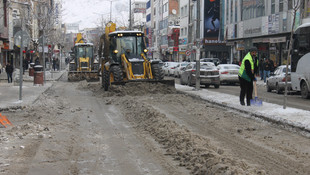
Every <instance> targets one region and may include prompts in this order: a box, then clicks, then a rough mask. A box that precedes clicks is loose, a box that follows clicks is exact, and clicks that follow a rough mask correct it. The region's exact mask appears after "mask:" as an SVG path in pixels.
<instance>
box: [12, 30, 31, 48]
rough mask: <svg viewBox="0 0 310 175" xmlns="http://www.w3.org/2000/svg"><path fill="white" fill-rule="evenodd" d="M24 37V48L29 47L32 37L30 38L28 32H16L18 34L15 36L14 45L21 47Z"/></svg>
mask: <svg viewBox="0 0 310 175" xmlns="http://www.w3.org/2000/svg"><path fill="white" fill-rule="evenodd" d="M22 35H23V46H24V47H27V46H28V43H29V41H30V37H29V34H28V33H27V32H26V31H18V32H16V34H15V35H14V43H15V45H16V46H17V47H20V45H21V39H22Z"/></svg>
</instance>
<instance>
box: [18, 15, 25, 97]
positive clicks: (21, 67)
mask: <svg viewBox="0 0 310 175" xmlns="http://www.w3.org/2000/svg"><path fill="white" fill-rule="evenodd" d="M23 21H24V18H22V19H21V35H20V36H21V39H20V48H19V57H20V58H19V100H22V96H23V93H22V92H23V73H24V69H23V50H24V49H23V47H24V44H23V42H24V36H23V35H24V33H23V32H24V31H23V23H24V22H23Z"/></svg>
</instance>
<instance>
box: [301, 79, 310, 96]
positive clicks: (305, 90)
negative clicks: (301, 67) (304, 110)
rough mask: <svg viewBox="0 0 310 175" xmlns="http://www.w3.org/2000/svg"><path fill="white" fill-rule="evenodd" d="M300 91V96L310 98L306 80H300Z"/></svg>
mask: <svg viewBox="0 0 310 175" xmlns="http://www.w3.org/2000/svg"><path fill="white" fill-rule="evenodd" d="M300 91H301V97H302V98H305V99H307V98H310V93H309V91H308V86H307V83H306V82H302V83H301V86H300Z"/></svg>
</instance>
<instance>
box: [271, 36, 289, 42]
mask: <svg viewBox="0 0 310 175" xmlns="http://www.w3.org/2000/svg"><path fill="white" fill-rule="evenodd" d="M269 41H270V43H285V42H286V37H285V36H284V37H278V38H270V39H269Z"/></svg>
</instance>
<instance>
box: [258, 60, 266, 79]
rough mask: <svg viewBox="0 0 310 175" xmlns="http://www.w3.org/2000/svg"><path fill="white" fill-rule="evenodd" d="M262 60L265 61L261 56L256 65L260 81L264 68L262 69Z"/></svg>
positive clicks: (262, 77)
mask: <svg viewBox="0 0 310 175" xmlns="http://www.w3.org/2000/svg"><path fill="white" fill-rule="evenodd" d="M264 59H265V56H263V57H262V58H261V59H259V63H258V69H259V75H260V80H263V79H264V67H263V63H264Z"/></svg>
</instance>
